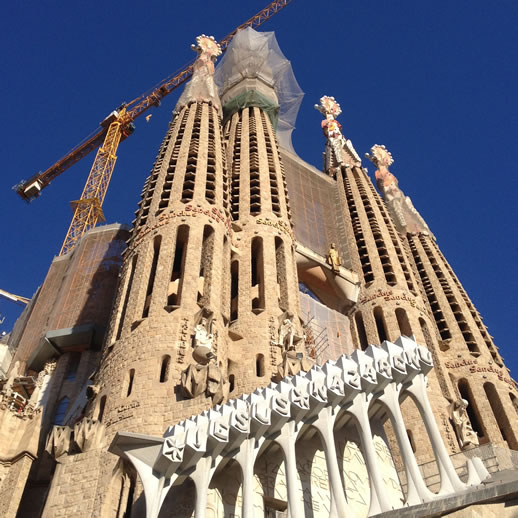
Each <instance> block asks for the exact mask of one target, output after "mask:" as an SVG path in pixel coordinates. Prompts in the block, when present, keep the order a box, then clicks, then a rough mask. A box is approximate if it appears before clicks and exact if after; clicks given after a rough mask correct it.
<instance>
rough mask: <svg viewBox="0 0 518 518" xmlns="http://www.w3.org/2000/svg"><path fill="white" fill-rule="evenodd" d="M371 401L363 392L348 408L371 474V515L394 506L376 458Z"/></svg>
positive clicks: (389, 509)
mask: <svg viewBox="0 0 518 518" xmlns="http://www.w3.org/2000/svg"><path fill="white" fill-rule="evenodd" d="M368 407H369V402H368V400H367V396H366V394H364V393H362V394H359V395H358V396H356V398H355V399H354V401H353V404H352V405H351V406H350V407H349V408H347V412H349V413H351V414H352V415H353V416H354V417H355V418H356V423H355V424H356V428H357V430H358V435H359V436H360V442H361V446H362V452H363V455H364V458H365V464H366V466H367V472H368V474H369V486H370V490H371V498H370V505H369V516H372V515H375V514H378V513H384V512H386V511H391V510H392V506H391V505H390V502H389V501H388V499H387V497H386V491H385V484H384V482H383V479H382V478H381V470H380V467H379V466H378V461H377V459H376V448H375V447H374V440H373V438H372V430H371V426H370V421H369V416H368V414H367V409H368Z"/></svg>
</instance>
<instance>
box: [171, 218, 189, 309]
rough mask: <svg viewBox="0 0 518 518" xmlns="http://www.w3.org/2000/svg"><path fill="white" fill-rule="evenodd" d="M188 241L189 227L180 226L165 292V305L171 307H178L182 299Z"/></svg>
mask: <svg viewBox="0 0 518 518" xmlns="http://www.w3.org/2000/svg"><path fill="white" fill-rule="evenodd" d="M188 240H189V227H188V226H187V225H180V226H179V227H178V231H177V234H176V244H175V248H174V259H173V267H172V270H171V277H170V280H169V289H168V292H167V305H168V306H171V307H176V306H179V305H180V301H181V298H182V285H183V277H184V271H185V257H186V255H187V242H188Z"/></svg>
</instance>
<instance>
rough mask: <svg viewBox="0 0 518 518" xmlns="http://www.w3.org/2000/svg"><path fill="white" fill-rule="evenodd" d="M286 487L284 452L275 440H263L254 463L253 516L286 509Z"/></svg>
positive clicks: (267, 514)
mask: <svg viewBox="0 0 518 518" xmlns="http://www.w3.org/2000/svg"><path fill="white" fill-rule="evenodd" d="M287 488H288V485H287V480H286V465H285V462H284V452H283V451H282V448H281V447H280V446H279V445H278V444H277V443H276V442H275V441H265V442H264V443H263V445H262V447H261V449H260V451H259V454H258V455H257V458H256V461H255V464H254V496H253V506H254V516H265V517H270V516H278V515H276V514H275V512H276V511H281V512H282V511H286V510H287V508H288V491H287ZM279 514H280V513H279ZM280 516H282V514H280Z"/></svg>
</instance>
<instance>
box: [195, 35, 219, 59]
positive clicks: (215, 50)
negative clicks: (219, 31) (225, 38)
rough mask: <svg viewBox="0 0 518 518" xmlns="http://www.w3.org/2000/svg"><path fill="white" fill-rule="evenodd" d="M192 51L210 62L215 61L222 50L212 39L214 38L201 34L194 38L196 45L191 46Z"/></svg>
mask: <svg viewBox="0 0 518 518" xmlns="http://www.w3.org/2000/svg"><path fill="white" fill-rule="evenodd" d="M191 48H192V50H194V51H196V52H198V53H199V54H201V55H205V56H207V57H208V58H210V59H212V61H216V58H217V57H218V56H221V53H222V50H221V46H220V44H219V43H218V42H217V41H216V40H215V39H214V36H206V35H205V34H202V35H201V36H197V37H196V45H194V44H193V45H191Z"/></svg>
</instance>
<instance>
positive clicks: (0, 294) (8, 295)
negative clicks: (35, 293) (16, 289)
mask: <svg viewBox="0 0 518 518" xmlns="http://www.w3.org/2000/svg"><path fill="white" fill-rule="evenodd" d="M0 297H4V298H6V299H9V300H12V301H13V302H18V304H28V303H29V302H30V301H31V299H28V298H27V297H21V296H20V295H14V293H9V292H8V291H5V290H0Z"/></svg>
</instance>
